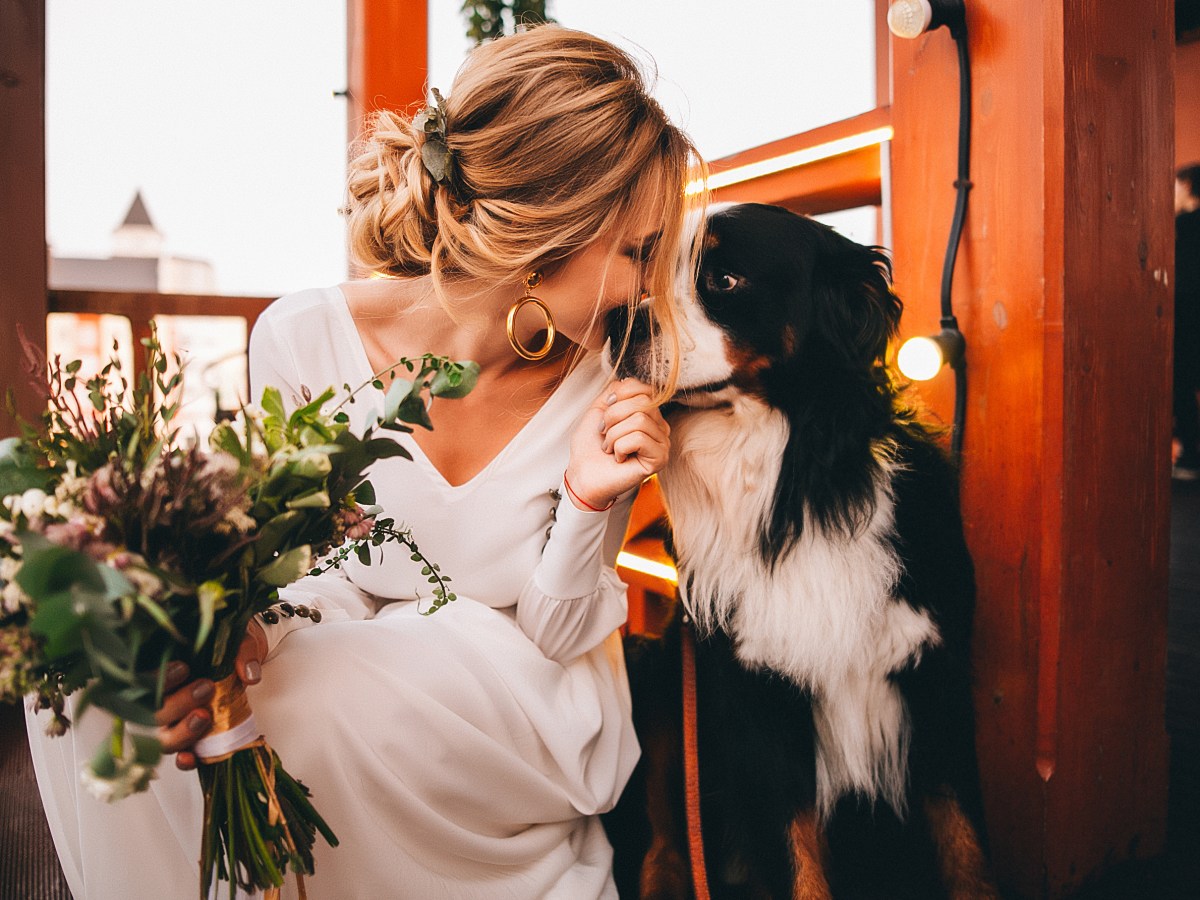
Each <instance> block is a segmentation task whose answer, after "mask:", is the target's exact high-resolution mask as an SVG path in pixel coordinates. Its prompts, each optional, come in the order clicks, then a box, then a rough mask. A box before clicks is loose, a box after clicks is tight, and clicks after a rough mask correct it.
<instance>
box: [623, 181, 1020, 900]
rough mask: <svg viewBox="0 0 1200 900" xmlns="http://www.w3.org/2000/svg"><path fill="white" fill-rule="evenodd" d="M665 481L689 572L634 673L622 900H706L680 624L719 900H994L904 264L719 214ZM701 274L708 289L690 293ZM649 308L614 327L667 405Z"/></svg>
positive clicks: (709, 234) (803, 228)
mask: <svg viewBox="0 0 1200 900" xmlns="http://www.w3.org/2000/svg"><path fill="white" fill-rule="evenodd" d="M704 226H705V232H706V233H705V235H704V237H703V243H702V247H703V249H702V252H701V254H700V262H699V267H698V271H696V272H695V273H691V272H688V273H687V274H686V276H684V277H686V278H687V279H688V281H689V282H691V283H690V284H689V285H688V287H689V289H688V290H687V291H686V292H685V295H686V296H687V297H688V298H690V299H689V300H688V302H687V303H686V304H685V309H684V310H683V321H682V323H681V324H682V331H683V332H684V335H683V337H682V343H683V346H682V347H681V349H680V351H679V352H680V359H679V365H678V385H677V389H676V393H675V394H674V396H673V398H672V400H671V402H670V403H669V404H668V405H667V406H666V407H664V413H665V415H666V417H667V420H668V422H669V424H670V426H671V436H672V454H671V461H670V463H669V464H668V465H667V467H666V468H665V469H664V470H663V471H662V472H661V473H660V475H659V481H660V486H661V488H662V491H663V494H664V499H665V503H666V507H667V510H668V513H669V519H670V540H671V541H672V543H673V548H672V549H673V553H674V555H675V558H676V561H677V563H678V569H679V573H680V583H681V591H680V602H679V604H678V609H677V615H676V617H675V620H674V621H673V623H672V624H671V626H669V627H668V629H667V631H666V633H665V634H664V636H663V637H662V638H661V639H645V638H636V637H635V638H631V639H630V641H629V642H628V643H627V658H628V665H629V671H630V682H631V689H632V691H633V697H634V718H635V725H636V727H637V729H638V733H639V738H640V740H641V742H642V745H643V758H642V761H641V763H640V764H639V768H638V770H637V771H636V772H635V774H634V778H633V780H632V781H631V783H630V787H629V788H628V789H627V791H626V793H625V795H624V796H623V798H622V800H621V802H620V803H619V804H618V807H617V809H616V810H614V812H613V813H611V814H610V815H609V816H608V818H607V820H606V824H607V825H608V826H609V834H610V837H611V839H612V842H613V844H614V848H615V863H614V869H615V873H616V877H617V880H618V883H619V887H620V889H621V893H622V896H623V897H636V896H641V897H645V898H668V897H680V898H683V897H691V896H692V886H691V885H692V882H691V875H690V868H689V859H688V850H687V842H686V833H687V827H686V823H685V820H684V804H683V795H684V786H683V775H682V772H683V765H682V737H681V734H682V724H681V712H680V709H681V704H680V695H681V688H680V665H681V664H680V650H681V641H683V640H689V639H690V638H689V637H688V636H687V635H686V634H684V633H683V631H682V626H681V621H682V620H683V619H688V620H690V627H691V628H692V629H694V631H695V635H696V637H695V641H696V643H695V659H696V662H695V667H696V682H695V683H696V693H697V698H698V699H697V719H698V726H697V729H698V745H699V753H698V757H699V771H700V776H699V781H700V792H701V810H702V821H703V838H704V858H705V863H706V868H707V873H708V882H709V886H710V889H711V892H712V896H713V897H716V898H797V900H823V898H838V900H842V898H887V900H900V898H912V900H918V898H919V900H934V898H939V897H945V898H954V900H961V898H993V897H998V896H999V895H998V893H997V892H996V889H995V887H994V885H993V882H992V880H991V877H990V875H989V873H988V866H987V862H986V856H985V851H984V846H985V844H984V830H983V816H982V804H981V799H980V790H979V779H978V771H977V764H976V754H975V733H974V710H973V704H972V695H971V677H970V645H971V628H972V615H973V607H974V602H975V588H974V572H973V568H972V563H971V558H970V555H969V553H968V550H967V547H966V543H965V540H964V536H963V528H962V522H961V517H960V513H959V506H958V496H957V475H956V471H955V468H954V466H953V464H952V463H951V461H950V460H949V459H948V457H947V455H946V454H945V453H944V451H943V450H942V449H941V448H940V446H939V444H938V443H937V440H936V435H935V434H933V433H932V432H931V431H930V430H929V429H927V428H926V427H924V426H922V425H921V424H920V423H919V422H918V420H917V418H916V416H915V414H914V413H913V412H912V411H910V410H909V409H908V408H906V406H905V405H904V403H903V401H902V396H901V390H900V388H899V387H898V382H897V381H896V379H895V378H894V377H893V376H892V374H891V373H890V372H889V370H888V368H887V366H886V364H885V359H886V354H887V350H888V346H889V341H890V340H891V339H893V338H894V337H895V335H896V332H897V328H898V324H899V319H900V313H901V309H902V305H901V302H900V300H899V298H898V297H897V296H896V295H895V293H894V292H893V291H892V288H891V271H890V264H889V261H888V259H887V257H886V256H884V255H883V254H882V253H881V252H880V250H879V249H878V248H870V247H864V246H861V245H859V244H857V243H854V242H853V241H850V240H848V239H847V238H844V237H842V236H840V235H839V234H837V232H835V231H833V230H832V229H831V228H828V227H827V226H825V225H822V224H820V223H818V222H815V221H813V220H811V219H808V218H805V217H803V216H799V215H796V214H794V213H792V212H790V211H788V210H786V209H783V208H781V207H774V206H766V205H761V204H737V205H720V206H715V207H712V208H710V210H709V211H708V213H707V218H706V221H705V222H704ZM693 275H694V277H693ZM645 307H646V304H643V307H642V308H640V309H639V310H638V312H636V313H635V314H633V315H632V316H630V315H629V314H622V313H617V314H615V315H614V317H613V318H612V319H610V321H609V323H608V328H609V337H610V348H611V349H610V354H611V355H612V356H614V357H617V358H616V359H614V360H613V362H614V364H616V365H617V371H618V373H619V374H621V375H632V376H636V377H638V378H641V379H643V380H646V381H649V382H652V383H661V380H662V378H663V371H664V367H665V365H666V364H667V357H668V356H669V351H667V350H665V349H664V348H662V347H655V346H654V344H655V338H654V336H653V329H652V328H651V327H650V322H649V320H648V313H647V310H646V308H645Z"/></svg>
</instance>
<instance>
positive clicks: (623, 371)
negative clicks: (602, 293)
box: [605, 301, 652, 381]
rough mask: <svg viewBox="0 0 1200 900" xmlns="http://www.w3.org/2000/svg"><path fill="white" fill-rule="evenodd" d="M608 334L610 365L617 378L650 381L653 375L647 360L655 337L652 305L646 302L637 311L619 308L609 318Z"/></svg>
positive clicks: (635, 309) (606, 324) (607, 323)
mask: <svg viewBox="0 0 1200 900" xmlns="http://www.w3.org/2000/svg"><path fill="white" fill-rule="evenodd" d="M605 331H606V333H607V334H608V361H609V364H610V365H611V366H612V367H613V369H614V370H615V372H616V374H617V377H618V378H639V379H641V380H643V381H645V380H647V376H648V375H649V374H650V373H649V372H648V371H647V369H648V366H647V364H646V357H647V355H648V352H649V345H650V340H651V337H652V329H651V327H650V304H649V302H648V301H647V302H642V303H640V304H638V306H637V307H636V308H634V309H630V308H629V307H627V306H618V307H617V308H616V309H614V310H612V311H611V312H610V313H609V314H608V318H607V319H606V321H605ZM622 350H624V352H622Z"/></svg>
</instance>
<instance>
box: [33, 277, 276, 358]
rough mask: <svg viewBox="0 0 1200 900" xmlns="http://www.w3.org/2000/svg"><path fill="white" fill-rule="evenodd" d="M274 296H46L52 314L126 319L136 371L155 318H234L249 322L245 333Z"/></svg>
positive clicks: (123, 293)
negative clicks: (108, 316) (120, 317)
mask: <svg viewBox="0 0 1200 900" xmlns="http://www.w3.org/2000/svg"><path fill="white" fill-rule="evenodd" d="M274 299H275V298H274V297H233V296H229V295H225V294H156V293H153V292H150V291H63V290H51V291H49V293H48V295H47V300H48V310H49V312H52V313H80V314H85V315H110V316H124V317H125V318H126V319H128V320H129V325H130V328H131V329H132V332H133V348H132V349H133V361H134V371H135V372H136V371H141V369H142V368H143V366H144V365H145V362H146V359H145V352H146V350H145V347H143V346H142V338H146V337H149V336H150V323H151V321H152V320H153V319H154V317H155V316H234V317H237V318H242V319H245V320H246V333H247V334H249V333H250V329H251V328H253V327H254V323H255V321H257V319H258V317H259V315H261V314H262V311H263V310H264V309H266V308H267V307H268V306H269V305H270V304H271V302H272V301H273V300H274Z"/></svg>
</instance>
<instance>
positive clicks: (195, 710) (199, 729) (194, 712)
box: [155, 681, 212, 753]
mask: <svg viewBox="0 0 1200 900" xmlns="http://www.w3.org/2000/svg"><path fill="white" fill-rule="evenodd" d="M205 683H206V682H196V683H195V685H189V686H188V687H185V688H183V689H181V690H180V691H179V692H177V693H179V694H186V695H187V699H189V700H190V699H191V698H192V697H193V696H195V695H196V694H200V695H201V696H203V695H204V693H203V691H202V690H197V688H198V687H200V686H201V685H203V684H205ZM207 684H208V687H209V692H208V694H207V699H211V698H212V690H211V688H212V682H211V681H210V682H207ZM172 697H175V695H174V694H172ZM168 699H170V698H168ZM183 702H184V701H183V700H182V699H181V700H180V701H179V703H180V704H182V703H183ZM165 706H166V705H165V704H164V708H165ZM160 714H161V710H160ZM155 718H159V714H156V715H155ZM160 721H161V719H160ZM210 728H212V713H211V712H210V711H209V710H208V709H207V707H204V706H192V707H191V708H190V709H188V711H187V712H185V713H183V715H181V716H180V717H179V718H178V719H174V720H172V721H170V722H169V723H166V724H163V725H161V726H160V727H159V729H158V740H159V742H160V743H161V744H162V749H163V753H178V752H179V751H180V750H187V749H188V748H190V747H191V746H192V744H194V743H196V741H197V740H199V739H200V738H202V737H203V736H204V735H205V734H206V733H207V732H208V730H209V729H210Z"/></svg>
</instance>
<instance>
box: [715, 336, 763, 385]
mask: <svg viewBox="0 0 1200 900" xmlns="http://www.w3.org/2000/svg"><path fill="white" fill-rule="evenodd" d="M725 358H726V359H727V360H728V361H729V366H730V368H731V369H732V370H733V378H732V380H733V383H734V384H736V385H737V386H738V387H739V388H741V389H742V391H744V392H745V393H747V394H750V395H752V396H755V397H762V396H763V394H764V391H763V386H762V381H761V379H760V376H761V374H762V372H763V370H765V369H768V368H770V366H771V360H770V358H769V357H767V356H764V355H762V354H761V353H759V352H758V351H757V350H755V349H754V348H753V347H750V346H747V345H746V344H739V343H735V342H734V341H730V342H729V344H728V346H727V348H726V350H725Z"/></svg>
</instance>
